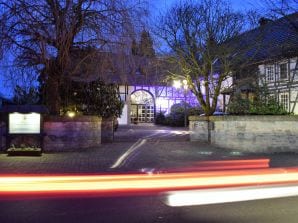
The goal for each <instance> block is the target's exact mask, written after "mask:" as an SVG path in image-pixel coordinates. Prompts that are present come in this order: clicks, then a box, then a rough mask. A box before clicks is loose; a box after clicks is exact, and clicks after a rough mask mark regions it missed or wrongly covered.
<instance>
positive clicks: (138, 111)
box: [130, 90, 155, 123]
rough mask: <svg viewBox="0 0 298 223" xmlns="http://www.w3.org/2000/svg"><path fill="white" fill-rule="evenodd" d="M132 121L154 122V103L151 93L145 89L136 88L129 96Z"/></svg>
mask: <svg viewBox="0 0 298 223" xmlns="http://www.w3.org/2000/svg"><path fill="white" fill-rule="evenodd" d="M130 100H131V112H130V118H131V122H132V123H138V122H154V115H155V103H154V97H153V95H152V94H151V93H150V92H148V91H146V90H137V91H135V92H133V93H132V94H131V96H130Z"/></svg>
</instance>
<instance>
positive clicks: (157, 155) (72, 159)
mask: <svg viewBox="0 0 298 223" xmlns="http://www.w3.org/2000/svg"><path fill="white" fill-rule="evenodd" d="M114 137H115V140H114V142H113V143H107V144H102V145H101V146H100V147H98V148H90V149H88V150H83V151H80V152H78V151H74V152H60V153H44V154H42V156H40V157H30V156H15V157H8V156H7V155H6V154H3V153H2V154H0V173H8V174H14V173H32V174H35V173H38V174H40V173H100V172H122V171H144V170H148V169H149V170H150V169H155V170H159V169H164V168H176V167H182V166H190V165H192V164H193V163H194V162H198V161H202V160H222V159H241V158H244V157H269V156H268V155H261V156H260V155H257V156H256V155H254V154H246V153H241V152H239V151H235V150H224V149H220V148H217V147H214V146H211V145H209V144H207V143H203V142H190V141H189V132H188V130H187V129H185V128H168V127H162V126H154V125H131V126H120V127H119V129H118V131H117V132H116V133H115V136H114ZM280 157H281V158H280ZM270 158H272V160H274V162H272V163H271V165H272V166H274V165H275V166H283V165H287V166H290V165H296V164H297V160H298V157H297V154H282V155H280V154H277V155H274V154H273V155H270Z"/></svg>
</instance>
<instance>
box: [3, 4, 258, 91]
mask: <svg viewBox="0 0 298 223" xmlns="http://www.w3.org/2000/svg"><path fill="white" fill-rule="evenodd" d="M175 2H179V0H151V1H150V9H151V11H152V16H151V17H153V18H154V16H156V14H159V13H160V11H165V10H166V9H167V8H168V7H169V6H171V5H172V4H173V3H175ZM229 2H230V3H231V4H232V7H233V8H234V9H236V10H240V11H242V10H248V9H251V8H254V7H257V4H258V3H260V0H259V1H252V0H230V1H229ZM252 2H253V3H254V4H252ZM255 3H256V4H255ZM151 20H152V19H151ZM6 63H7V62H5V61H4V62H3V61H2V62H0V95H1V94H2V95H4V96H6V97H11V89H10V88H9V87H8V86H7V83H6V84H5V83H4V81H3V75H4V74H5V72H6V71H5V69H3V65H5V64H6Z"/></svg>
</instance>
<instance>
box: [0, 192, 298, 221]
mask: <svg viewBox="0 0 298 223" xmlns="http://www.w3.org/2000/svg"><path fill="white" fill-rule="evenodd" d="M163 199H164V197H163V196H145V197H113V198H69V199H61V198H60V199H27V200H10V201H0V209H1V212H0V222H1V223H15V222H18V223H28V222H30V223H35V222H36V223H41V222H42V223H59V222H64V223H75V222H88V223H92V222H94V223H95V222H96V223H111V222H113V223H114V222H119V223H122V222H131V223H135V222H139V223H147V222H148V223H151V222H155V223H161V222H167V223H181V222H186V223H188V222H191V223H194V222H196V223H198V222H204V223H223V222H224V223H234V222H235V223H236V222H237V223H239V222H241V223H242V222H245V223H267V222H268V223H296V222H297V219H298V197H290V198H280V199H268V200H258V201H247V202H237V203H226V204H215V205H203V206H190V207H169V206H166V205H165V204H164V203H163V202H162V200H163Z"/></svg>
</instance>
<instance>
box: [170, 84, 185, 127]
mask: <svg viewBox="0 0 298 223" xmlns="http://www.w3.org/2000/svg"><path fill="white" fill-rule="evenodd" d="M173 86H174V87H175V88H176V89H180V88H181V87H183V95H184V127H187V112H186V95H187V90H188V85H187V80H185V79H184V80H182V82H181V81H180V80H174V83H173Z"/></svg>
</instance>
